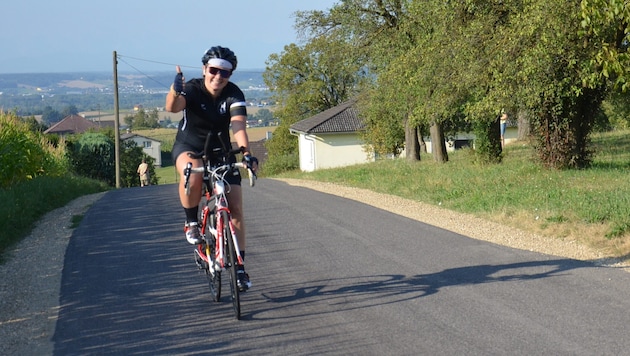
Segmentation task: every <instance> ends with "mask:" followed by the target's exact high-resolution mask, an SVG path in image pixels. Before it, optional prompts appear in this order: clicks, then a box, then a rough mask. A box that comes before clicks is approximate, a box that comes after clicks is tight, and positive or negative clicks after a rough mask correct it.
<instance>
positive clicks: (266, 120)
mask: <svg viewBox="0 0 630 356" xmlns="http://www.w3.org/2000/svg"><path fill="white" fill-rule="evenodd" d="M254 119H255V120H256V121H258V122H259V123H260V124H262V125H263V126H269V124H270V123H271V122H273V113H272V112H271V111H270V110H269V109H260V110H258V112H256V114H255V115H254Z"/></svg>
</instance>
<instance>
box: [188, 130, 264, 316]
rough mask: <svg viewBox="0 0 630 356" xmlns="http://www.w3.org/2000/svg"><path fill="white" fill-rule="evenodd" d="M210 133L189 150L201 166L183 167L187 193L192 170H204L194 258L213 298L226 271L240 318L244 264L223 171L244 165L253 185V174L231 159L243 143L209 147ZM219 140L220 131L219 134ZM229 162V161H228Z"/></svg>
mask: <svg viewBox="0 0 630 356" xmlns="http://www.w3.org/2000/svg"><path fill="white" fill-rule="evenodd" d="M211 135H212V133H209V134H208V137H207V139H206V144H205V148H204V152H201V153H197V154H189V157H190V158H193V159H201V160H202V162H203V165H202V167H196V168H193V167H192V163H191V162H189V163H188V164H187V166H186V168H185V169H184V176H185V182H184V188H185V191H186V194H187V195H188V194H190V187H189V184H188V183H189V178H190V175H191V174H203V194H202V201H201V209H200V211H201V219H200V220H201V224H200V225H201V226H200V229H201V236H202V239H203V242H202V243H201V244H198V245H196V246H195V251H194V255H195V262H196V264H197V266H198V267H199V269H201V270H203V271H204V272H205V274H206V276H207V278H208V284H209V287H210V295H211V297H212V300H214V301H215V302H219V301H220V300H221V273H222V272H224V271H227V272H228V276H229V285H230V292H231V293H230V294H231V299H232V305H233V307H234V315H235V316H236V319H240V318H241V301H240V292H241V291H240V290H239V288H238V280H237V270H238V266H242V265H243V258H242V256H241V253H240V249H239V246H238V240H237V237H236V233H235V229H234V224H233V223H232V215H231V213H230V208H229V206H228V201H227V197H226V194H228V193H229V192H230V184H229V183H228V182H227V181H226V178H225V177H226V175H228V174H232V173H233V171H234V170H235V169H246V170H247V172H248V176H249V184H250V186H254V183H255V180H256V175H255V174H254V172H253V171H252V170H251V169H250V168H249V167H248V166H247V165H246V164H245V163H241V162H233V161H234V158H235V156H236V154H238V153H242V152H243V147H241V148H238V149H231V150H228V149H227V148H225V147H223V148H221V149H214V150H211V149H209V148H208V147H209V142H210V139H211ZM218 137H219V141H221V142H223V141H222V140H221V137H220V134H219V135H218ZM230 162H232V163H230Z"/></svg>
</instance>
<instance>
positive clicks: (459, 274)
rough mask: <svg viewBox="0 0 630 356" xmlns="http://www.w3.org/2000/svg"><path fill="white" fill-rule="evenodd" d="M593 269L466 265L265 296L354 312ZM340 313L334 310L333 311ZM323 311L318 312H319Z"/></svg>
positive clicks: (552, 263)
mask: <svg viewBox="0 0 630 356" xmlns="http://www.w3.org/2000/svg"><path fill="white" fill-rule="evenodd" d="M589 267H594V265H593V264H592V263H588V262H582V261H576V260H571V259H553V260H543V261H531V262H519V263H508V264H500V265H478V266H464V267H457V268H450V269H446V270H443V271H440V272H436V273H428V274H421V275H415V276H405V275H402V274H396V275H377V276H357V277H348V278H338V279H327V280H319V281H308V282H306V283H303V284H301V285H299V286H298V285H282V286H278V287H277V288H274V291H273V292H267V293H263V296H264V297H265V298H266V300H267V301H268V302H271V303H273V304H281V306H279V307H280V308H286V307H288V306H290V305H292V304H300V305H303V304H304V303H309V302H314V303H315V302H319V301H321V299H322V297H323V298H324V299H325V300H326V303H327V304H328V305H336V306H342V307H343V308H344V309H347V310H350V309H355V308H365V307H370V306H372V307H373V306H378V305H383V304H389V303H399V302H401V301H406V300H412V299H416V298H422V297H428V296H430V295H433V294H436V293H438V292H439V291H440V290H442V289H444V288H448V287H462V286H470V285H481V284H489V283H502V282H522V281H532V280H538V279H542V278H554V277H558V276H562V275H563V274H565V272H567V271H570V270H574V269H578V268H589ZM350 300H351V302H349V301H350ZM338 310H339V309H338V308H331V310H330V312H335V311H338ZM261 312H263V313H264V311H261ZM321 312H322V310H321V309H318V311H317V313H321ZM252 317H253V318H256V316H255V315H253V316H252Z"/></svg>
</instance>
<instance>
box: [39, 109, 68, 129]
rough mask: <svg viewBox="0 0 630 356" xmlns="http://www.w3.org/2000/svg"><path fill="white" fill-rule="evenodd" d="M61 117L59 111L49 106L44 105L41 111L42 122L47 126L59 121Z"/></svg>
mask: <svg viewBox="0 0 630 356" xmlns="http://www.w3.org/2000/svg"><path fill="white" fill-rule="evenodd" d="M63 118H64V117H63V116H61V113H60V112H59V111H57V110H53V108H52V107H50V106H46V107H45V108H44V111H43V112H42V122H44V123H45V124H46V125H49V126H50V125H52V124H55V123H57V122H59V121H61V120H62V119H63Z"/></svg>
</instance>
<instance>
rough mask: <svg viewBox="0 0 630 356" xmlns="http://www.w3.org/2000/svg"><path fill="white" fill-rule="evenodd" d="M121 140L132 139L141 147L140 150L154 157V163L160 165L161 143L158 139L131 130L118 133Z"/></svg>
mask: <svg viewBox="0 0 630 356" xmlns="http://www.w3.org/2000/svg"><path fill="white" fill-rule="evenodd" d="M120 140H121V141H127V140H132V141H134V142H135V143H136V144H137V145H138V146H139V147H141V148H142V151H143V152H144V153H145V154H146V155H147V156H150V157H153V159H154V165H155V166H158V167H161V166H162V143H161V142H160V141H158V140H154V139H152V138H150V137H145V136H141V135H138V134H135V133H132V132H128V133H124V134H122V135H120Z"/></svg>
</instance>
